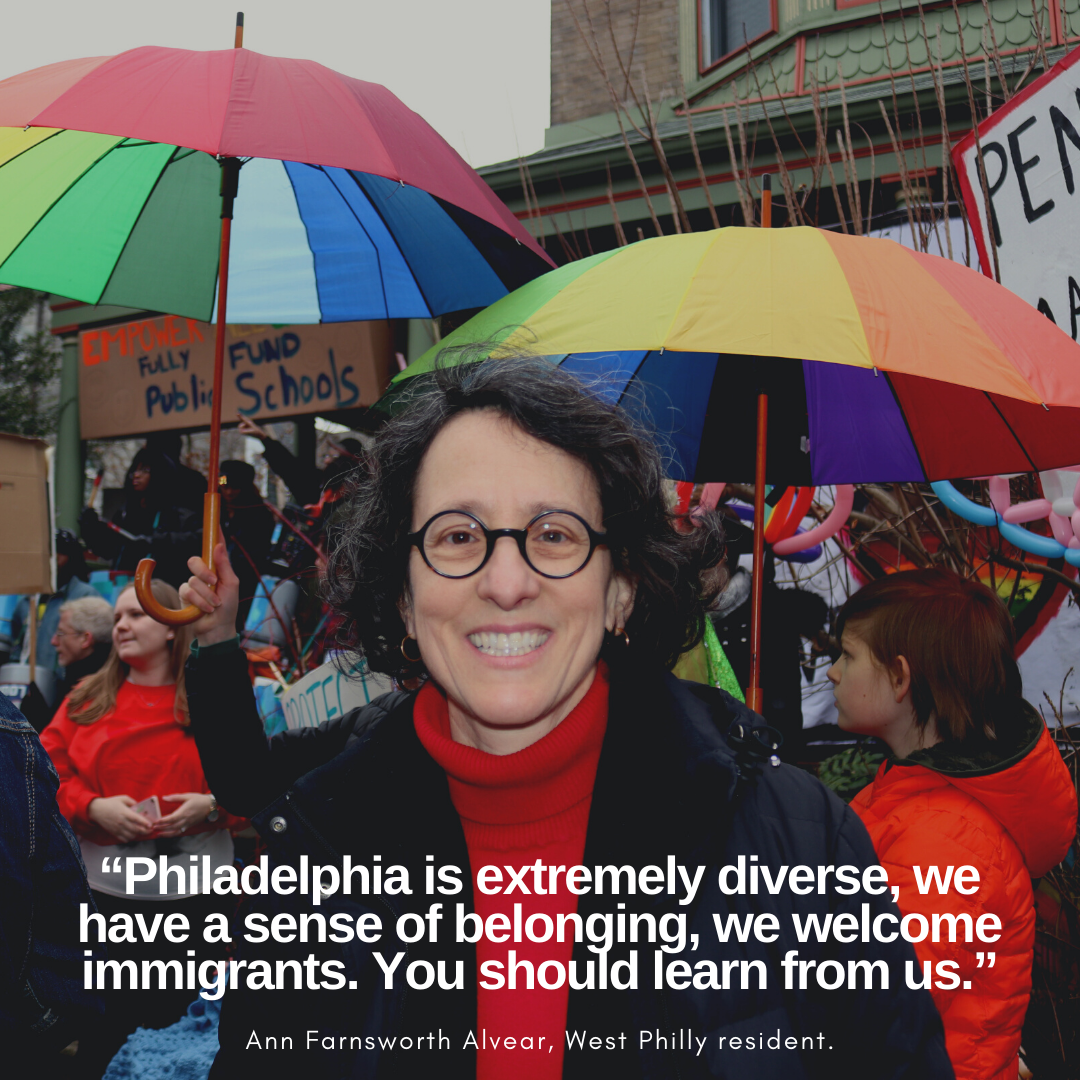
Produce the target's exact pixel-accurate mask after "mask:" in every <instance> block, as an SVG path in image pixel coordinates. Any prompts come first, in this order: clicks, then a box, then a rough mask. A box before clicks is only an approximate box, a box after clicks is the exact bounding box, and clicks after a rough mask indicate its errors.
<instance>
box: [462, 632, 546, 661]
mask: <svg viewBox="0 0 1080 1080" xmlns="http://www.w3.org/2000/svg"><path fill="white" fill-rule="evenodd" d="M550 636H551V631H550V630H524V631H520V632H517V631H515V632H514V633H512V634H492V633H487V632H483V633H479V634H470V635H469V640H470V641H471V642H472V643H473V645H475V646H476V648H477V649H479V650H480V652H482V653H484V654H485V655H486V656H524V655H525V654H526V653H531V652H532V651H533V650H534V649H539V648H540V646H541V645H543V644H544V642H545V641H547V639H548V638H549V637H550Z"/></svg>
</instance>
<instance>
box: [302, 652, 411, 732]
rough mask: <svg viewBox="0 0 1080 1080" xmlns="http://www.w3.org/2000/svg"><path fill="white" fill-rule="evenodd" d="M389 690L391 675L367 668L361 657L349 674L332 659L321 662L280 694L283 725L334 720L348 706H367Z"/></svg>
mask: <svg viewBox="0 0 1080 1080" xmlns="http://www.w3.org/2000/svg"><path fill="white" fill-rule="evenodd" d="M392 689H393V683H392V682H391V681H390V678H389V677H388V676H386V675H376V674H375V673H374V672H371V671H368V670H367V665H366V664H365V663H364V661H363V660H362V659H358V660H357V662H356V663H355V664H354V665H353V667H352V668H351V670H350V671H349V673H348V674H345V673H344V672H342V670H341V669H340V668H339V667H338V666H337V665H336V664H334V663H333V662H329V663H326V664H322V665H321V666H320V667H317V668H315V670H314V671H309V672H308V673H307V674H306V675H305V676H304V677H303V678H302V679H299V680H298V681H297V682H294V683H293V684H292V685H291V686H290V687H289V689H288V690H285V691H284V692H283V693H282V695H281V708H282V710H283V711H284V713H285V725H286V727H288V728H304V727H318V726H319V724H321V723H322V722H323V721H324V720H333V719H334V717H335V716H341V715H342V714H343V713H347V712H348V711H349V710H350V709H355V708H358V707H359V706H361V705H366V704H367V703H368V702H369V701H372V700H374V699H375V698H377V697H379V695H380V694H386V693H389V692H390V691H391V690H392Z"/></svg>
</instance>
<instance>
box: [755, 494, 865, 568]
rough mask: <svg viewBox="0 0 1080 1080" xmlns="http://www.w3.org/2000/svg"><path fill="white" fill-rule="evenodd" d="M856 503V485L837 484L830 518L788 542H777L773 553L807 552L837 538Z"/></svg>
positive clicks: (791, 537)
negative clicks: (830, 539) (831, 538)
mask: <svg viewBox="0 0 1080 1080" xmlns="http://www.w3.org/2000/svg"><path fill="white" fill-rule="evenodd" d="M854 503H855V485H854V484H837V485H836V502H835V503H833V508H832V510H830V511H829V516H828V517H827V518H826V519H825V520H824V521H823V522H822V523H821V524H820V525H815V526H814V527H813V528H812V529H810V530H809V531H807V532H804V533H796V534H795V536H789V537H788V538H787V539H786V540H777V542H776V543H775V544H773V551H774V552H775V553H776V554H777V555H779V556H781V557H783V556H785V555H791V554H793V553H794V552H796V551H805V550H806V549H807V548H808V547H813V546H814V545H815V544H820V543H821V542H822V541H823V540H828V539H829V537H830V536H835V535H836V534H837V533H838V532H839V531H840V530H841V529H842V528H843V527H844V524H845V522H846V521H847V519H848V517H849V516H850V514H851V507H852V506H853V505H854Z"/></svg>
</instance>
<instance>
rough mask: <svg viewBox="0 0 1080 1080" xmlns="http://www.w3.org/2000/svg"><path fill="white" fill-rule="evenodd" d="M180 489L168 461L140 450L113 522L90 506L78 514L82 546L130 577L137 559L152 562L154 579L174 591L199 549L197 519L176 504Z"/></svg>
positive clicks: (200, 524)
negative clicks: (168, 585)
mask: <svg viewBox="0 0 1080 1080" xmlns="http://www.w3.org/2000/svg"><path fill="white" fill-rule="evenodd" d="M181 494H182V485H181V483H180V481H179V480H178V476H177V469H176V465H175V463H174V462H173V461H172V459H171V458H169V457H167V456H165V455H164V454H161V453H158V452H157V451H154V450H148V449H146V448H145V447H144V448H143V449H142V450H139V451H138V452H137V453H136V454H135V456H134V457H133V458H132V459H131V465H130V466H129V467H128V471H127V475H126V476H125V477H124V501H123V503H122V504H121V505H120V509H119V510H117V511H116V513H115V514H113V519H112V522H111V523H109V522H104V521H102V520H101V519H100V518H99V517H98V514H97V511H95V510H94V509H93V507H90V506H88V507H86V508H84V510H83V512H82V513H81V514H80V515H79V528H80V529H81V530H82V537H83V540H84V541H85V543H86V546H87V547H88V548H89V549H90V550H91V551H93V552H94V553H95V554H97V555H99V556H101V558H103V559H108V560H109V561H110V562H111V563H112V569H113V570H127V571H130V572H132V573H134V572H135V568H136V567H137V566H138V565H139V560H140V559H145V558H152V559H154V560H155V561H156V563H157V567H156V569H155V570H154V577H157V578H161V579H162V580H164V581H167V582H169V584H170V585H173V586H176V585H179V584H180V583H181V582H182V581H184V580H185V579H186V577H187V573H186V570H187V560H188V558H190V557H191V556H192V555H194V554H197V553H198V551H199V549H200V547H201V544H202V518H201V515H197V514H196V513H194V512H193V511H192V510H190V509H188V508H187V507H186V506H185V505H183V503H182V502H180V501H179V500H180V498H181Z"/></svg>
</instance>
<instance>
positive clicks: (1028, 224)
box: [953, 49, 1080, 341]
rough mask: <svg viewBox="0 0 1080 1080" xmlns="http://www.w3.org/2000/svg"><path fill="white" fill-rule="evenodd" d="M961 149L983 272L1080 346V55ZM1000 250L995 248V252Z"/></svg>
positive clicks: (956, 158)
mask: <svg viewBox="0 0 1080 1080" xmlns="http://www.w3.org/2000/svg"><path fill="white" fill-rule="evenodd" d="M978 134H979V144H980V145H981V148H982V157H983V162H984V168H985V172H986V196H988V197H989V213H988V212H987V197H986V196H984V193H983V185H982V180H981V178H980V176H979V163H978V146H976V140H975V133H974V132H972V133H971V134H969V135H968V136H967V137H966V138H965V139H964V140H963V141H962V142H960V143H959V144H958V145H957V146H956V147H955V148H954V149H953V163H954V165H955V166H956V171H957V174H958V176H959V178H960V187H961V189H962V191H963V195H964V204H965V206H966V207H967V210H968V215H969V217H970V218H971V223H972V227H973V230H974V232H975V242H976V245H977V246H978V249H979V261H980V263H981V265H982V271H983V273H984V274H986V275H987V276H989V277H993V275H994V255H993V251H994V247H996V249H997V260H998V265H999V267H1000V273H1001V284H1002V285H1004V286H1005V287H1006V288H1007V289H1009V290H1011V291H1012V292H1014V293H1016V295H1017V296H1019V297H1021V298H1022V299H1024V300H1026V301H1027V302H1028V303H1029V304H1031V305H1032V307H1037V308H1038V309H1039V310H1040V311H1041V312H1042V313H1043V314H1044V315H1047V316H1049V317H1050V318H1052V319H1053V320H1054V322H1055V323H1057V325H1058V326H1060V327H1061V329H1062V330H1064V331H1065V332H1066V333H1069V334H1071V335H1072V337H1073V340H1074V341H1075V340H1076V339H1077V332H1078V329H1080V244H1078V243H1077V239H1078V238H1080V191H1078V190H1077V188H1078V187H1080V49H1074V50H1073V51H1072V52H1071V53H1069V54H1068V55H1067V56H1065V57H1063V58H1062V59H1061V60H1060V61H1059V62H1058V63H1057V64H1055V65H1054V66H1053V67H1052V68H1051V69H1050V70H1049V71H1048V72H1047V73H1046V74H1045V75H1043V76H1042V78H1040V79H1038V80H1036V81H1035V82H1034V83H1032V85H1031V86H1029V87H1028V88H1027V89H1026V90H1024V91H1023V92H1021V93H1019V94H1017V95H1016V97H1014V98H1012V100H1011V101H1009V102H1008V103H1007V104H1005V105H1003V106H1002V107H1001V108H1000V109H997V110H996V111H995V112H993V113H992V114H991V115H990V116H989V117H987V118H986V119H985V120H984V121H983V122H982V123H981V124H980V125H979V131H978ZM992 245H993V246H992Z"/></svg>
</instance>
